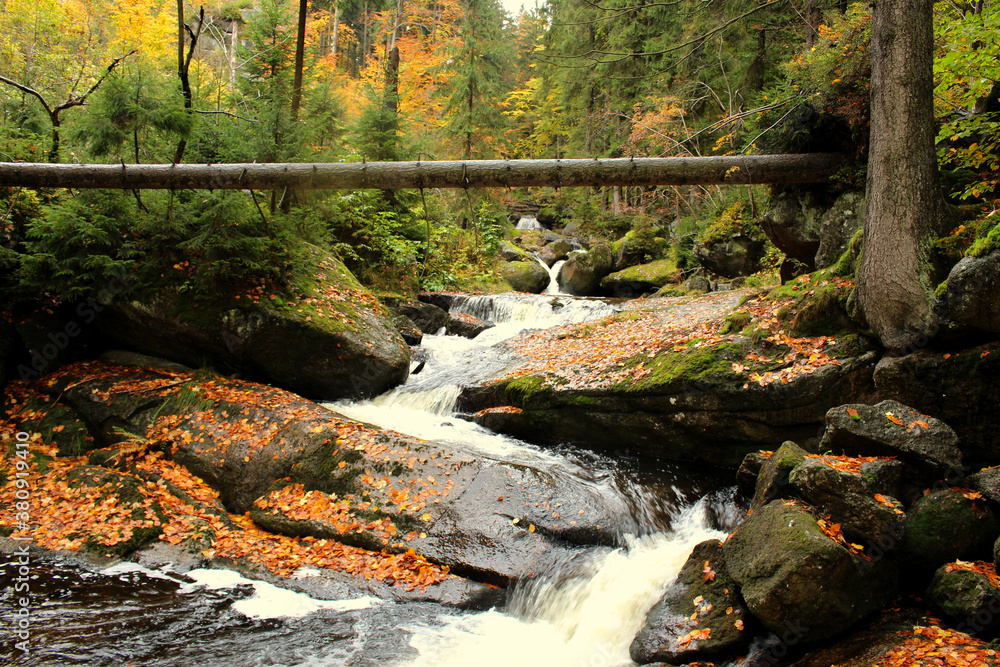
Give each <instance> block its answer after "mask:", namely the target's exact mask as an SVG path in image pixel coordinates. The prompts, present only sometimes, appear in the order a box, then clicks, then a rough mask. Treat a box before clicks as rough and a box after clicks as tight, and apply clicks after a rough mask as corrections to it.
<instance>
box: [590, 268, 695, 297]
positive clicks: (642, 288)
mask: <svg viewBox="0 0 1000 667" xmlns="http://www.w3.org/2000/svg"><path fill="white" fill-rule="evenodd" d="M678 276H679V272H678V269H677V264H676V263H675V262H674V261H673V260H670V259H660V260H657V261H655V262H650V263H648V264H639V265H635V266H630V267H629V268H627V269H624V270H622V271H616V272H615V273H612V274H609V275H607V276H605V277H604V278H603V279H602V280H601V290H602V291H603V292H604V293H605V294H610V295H611V296H627V297H631V296H638V295H640V294H645V293H647V292H654V291H656V290H658V289H659V288H661V287H663V286H664V285H666V284H667V283H669V282H675V281H676V279H677V278H678Z"/></svg>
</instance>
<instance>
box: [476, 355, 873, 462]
mask: <svg viewBox="0 0 1000 667" xmlns="http://www.w3.org/2000/svg"><path fill="white" fill-rule="evenodd" d="M744 354H745V353H744V352H743V350H742V348H741V347H739V346H736V345H729V344H720V345H708V346H704V347H701V348H692V349H686V350H684V351H682V352H673V351H664V352H662V353H661V354H659V355H657V356H656V357H654V358H653V359H652V361H650V360H648V359H647V360H646V361H645V363H646V368H648V369H650V370H651V373H650V374H649V375H648V376H646V377H645V378H643V379H642V380H640V381H627V382H623V383H621V384H618V385H611V386H607V387H604V388H588V389H574V388H570V387H561V386H559V385H558V383H551V382H549V381H548V380H547V379H546V378H545V377H544V376H542V375H529V376H523V377H521V378H517V379H513V380H504V381H501V382H498V383H495V384H492V385H489V386H486V387H476V386H471V387H463V389H462V394H461V396H460V398H459V407H460V409H461V410H463V411H466V412H479V411H481V410H486V409H488V408H499V407H502V406H513V407H514V408H517V409H516V410H513V411H503V412H487V413H484V414H483V415H481V416H477V418H476V419H477V421H478V422H480V423H482V424H484V425H485V426H487V427H489V428H491V429H493V430H497V431H500V432H503V433H509V434H511V435H515V436H517V437H520V438H523V439H526V440H529V441H531V442H537V443H559V442H568V441H571V442H577V443H579V444H581V445H584V446H589V447H592V448H595V449H601V450H605V451H610V452H616V453H620V452H622V451H623V449H625V448H627V449H628V450H630V451H638V452H643V453H645V454H651V455H655V456H658V457H663V458H669V459H675V460H686V461H705V462H709V463H712V464H714V465H731V466H734V467H735V466H738V465H739V464H740V462H741V461H742V460H743V458H744V457H745V456H746V454H747V452H748V451H756V450H758V449H761V448H764V447H767V446H770V445H772V443H774V442H775V441H777V442H782V441H785V440H801V441H807V440H809V439H810V438H815V437H816V433H817V430H818V429H819V428H820V426H821V424H822V419H823V415H824V414H825V413H826V412H827V411H828V410H829V406H830V404H831V403H838V402H841V401H843V400H846V399H847V398H848V397H853V396H858V395H864V394H865V393H866V392H867V391H870V389H869V383H870V378H871V369H872V368H873V366H874V363H875V357H874V354H866V355H864V356H862V357H860V358H848V359H845V361H844V362H843V364H842V365H840V366H825V367H823V368H820V369H819V370H817V371H816V372H814V373H811V374H807V375H802V376H800V377H797V378H795V380H794V381H793V382H789V383H787V384H774V385H768V386H760V385H758V384H756V383H746V380H745V377H744V376H740V375H736V374H735V373H734V372H733V370H732V366H733V364H734V363H739V362H741V361H742V360H743V358H744ZM744 384H747V386H746V387H745V388H744ZM623 434H627V437H623Z"/></svg>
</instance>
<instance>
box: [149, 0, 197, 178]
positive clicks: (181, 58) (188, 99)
mask: <svg viewBox="0 0 1000 667" xmlns="http://www.w3.org/2000/svg"><path fill="white" fill-rule="evenodd" d="M177 23H178V26H177V31H178V33H177V76H178V77H179V78H180V80H181V95H182V96H183V97H184V110H185V111H186V112H187V113H189V114H190V113H193V109H194V95H193V94H192V93H191V59H192V58H194V50H195V47H197V46H198V37H200V36H201V29H202V28H203V27H204V26H205V8H204V7H202V8H201V13H200V14H199V15H198V30H197V32H195V31H193V30H191V28H190V27H189V26H187V25H186V24H185V23H184V0H177ZM185 32H187V33H188V34H189V35H191V46H190V47H188V50H187V55H186V56H185V53H184V33H185ZM186 149H187V138H185V137H181V139H180V141H178V142H177V150H175V151H174V162H175V163H177V162H180V161H181V160H183V159H184V151H185V150H186ZM136 162H138V160H136Z"/></svg>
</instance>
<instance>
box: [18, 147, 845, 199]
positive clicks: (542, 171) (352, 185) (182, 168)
mask: <svg viewBox="0 0 1000 667" xmlns="http://www.w3.org/2000/svg"><path fill="white" fill-rule="evenodd" d="M843 163H844V157H843V156H841V155H835V154H828V153H810V154H806V155H748V156H722V155H719V156H712V157H683V158H681V157H677V158H615V159H596V158H593V159H575V160H467V161H461V160H446V161H437V162H427V161H423V162H420V161H418V162H352V163H316V164H309V163H289V164H274V163H272V164H268V163H253V164H175V165H169V164H159V165H154V164H143V165H114V164H46V163H37V162H6V163H3V162H0V187H3V186H23V187H30V188H121V189H161V190H166V189H209V190H271V189H278V190H281V189H284V188H289V189H301V190H338V189H366V188H367V189H377V190H395V189H403V188H406V189H408V188H414V189H416V188H466V187H470V188H508V187H511V188H513V187H545V186H548V187H557V188H560V187H561V188H566V187H583V186H622V185H626V186H646V185H692V184H698V183H702V184H707V183H715V184H729V185H746V184H756V183H822V182H827V181H829V180H830V178H831V177H832V175H833V174H834V173H836V171H837V170H838V169H839V168H840V167H841V166H842V165H843Z"/></svg>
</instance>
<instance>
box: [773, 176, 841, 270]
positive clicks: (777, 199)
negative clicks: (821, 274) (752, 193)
mask: <svg viewBox="0 0 1000 667" xmlns="http://www.w3.org/2000/svg"><path fill="white" fill-rule="evenodd" d="M827 200H828V195H827V194H826V193H824V192H822V191H821V190H820V189H818V188H811V187H798V186H792V187H784V188H775V189H774V194H773V195H772V198H771V204H770V208H769V209H768V210H767V211H766V212H765V213H764V215H763V216H762V217H761V221H760V226H761V228H762V229H763V230H764V233H765V234H766V235H767V238H769V239H770V240H771V243H773V244H774V245H775V246H776V247H777V248H778V250H780V251H782V252H783V253H785V255H786V256H788V257H791V258H792V259H796V260H798V261H800V262H802V263H803V264H806V265H807V266H809V267H810V268H815V265H814V262H815V261H816V252H817V251H818V250H819V246H820V229H821V228H822V223H821V222H820V221H821V220H822V217H823V214H824V213H825V212H826V210H827V206H828V201H827Z"/></svg>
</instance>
